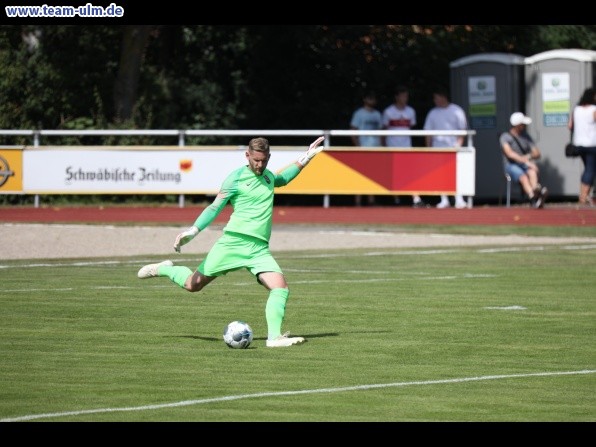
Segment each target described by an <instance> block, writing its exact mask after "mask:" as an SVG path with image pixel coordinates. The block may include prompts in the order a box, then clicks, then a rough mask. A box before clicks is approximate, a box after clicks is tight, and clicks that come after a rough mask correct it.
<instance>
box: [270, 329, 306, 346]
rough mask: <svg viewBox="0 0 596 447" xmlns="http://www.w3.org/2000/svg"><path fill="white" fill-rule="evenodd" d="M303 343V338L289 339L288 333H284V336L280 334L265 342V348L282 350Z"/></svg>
mask: <svg viewBox="0 0 596 447" xmlns="http://www.w3.org/2000/svg"><path fill="white" fill-rule="evenodd" d="M304 341H305V340H304V338H303V337H290V333H289V332H286V333H285V334H282V335H280V336H279V337H277V338H275V339H273V340H267V347H268V348H282V347H285V346H292V345H297V344H299V343H304Z"/></svg>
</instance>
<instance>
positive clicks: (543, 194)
mask: <svg viewBox="0 0 596 447" xmlns="http://www.w3.org/2000/svg"><path fill="white" fill-rule="evenodd" d="M546 196H548V188H547V187H546V186H543V187H542V188H541V189H540V194H539V197H540V206H538V208H544V202H546Z"/></svg>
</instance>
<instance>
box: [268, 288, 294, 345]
mask: <svg viewBox="0 0 596 447" xmlns="http://www.w3.org/2000/svg"><path fill="white" fill-rule="evenodd" d="M289 296H290V291H289V290H288V289H272V290H271V292H270V293H269V299H268V300H267V305H266V306H265V318H266V319H267V338H269V340H273V339H274V338H277V337H278V336H279V335H281V323H282V322H283V321H284V315H285V314H286V301H288V298H289Z"/></svg>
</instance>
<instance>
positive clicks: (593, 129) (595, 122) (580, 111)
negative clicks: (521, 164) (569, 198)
mask: <svg viewBox="0 0 596 447" xmlns="http://www.w3.org/2000/svg"><path fill="white" fill-rule="evenodd" d="M569 129H570V130H572V132H573V137H572V143H573V145H574V146H576V147H577V148H578V150H579V153H580V157H581V159H582V161H583V162H584V172H583V173H582V176H581V181H580V189H579V204H580V205H587V206H594V202H593V200H592V197H591V195H590V189H591V188H592V184H593V183H594V177H595V176H596V90H594V88H593V87H590V88H587V89H586V90H584V93H583V94H582V96H581V98H580V100H579V102H578V104H577V106H575V107H574V108H573V114H572V115H571V119H570V120H569Z"/></svg>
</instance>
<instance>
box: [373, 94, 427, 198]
mask: <svg viewBox="0 0 596 447" xmlns="http://www.w3.org/2000/svg"><path fill="white" fill-rule="evenodd" d="M394 98H395V102H394V103H393V104H391V105H390V106H388V107H387V108H386V109H385V110H384V111H383V128H384V129H386V130H410V129H411V128H412V127H414V126H415V125H416V111H415V110H414V109H413V108H412V107H410V106H409V105H408V100H409V99H410V94H409V92H408V89H407V88H406V87H405V86H404V85H399V86H397V88H396V89H395V94H394ZM385 146H387V147H412V137H411V136H410V135H387V137H386V138H385ZM396 202H399V200H396ZM412 206H413V207H414V208H426V204H425V203H424V202H423V201H422V199H421V198H420V196H419V195H417V194H414V195H413V196H412Z"/></svg>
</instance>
